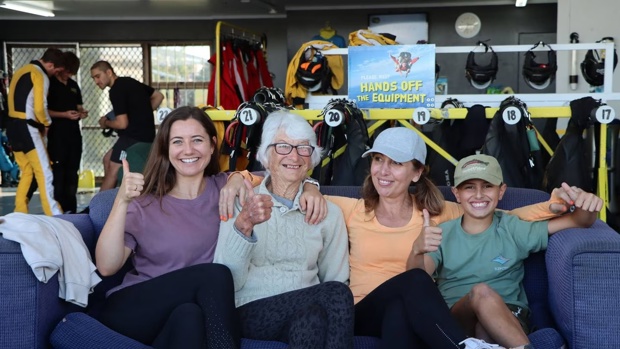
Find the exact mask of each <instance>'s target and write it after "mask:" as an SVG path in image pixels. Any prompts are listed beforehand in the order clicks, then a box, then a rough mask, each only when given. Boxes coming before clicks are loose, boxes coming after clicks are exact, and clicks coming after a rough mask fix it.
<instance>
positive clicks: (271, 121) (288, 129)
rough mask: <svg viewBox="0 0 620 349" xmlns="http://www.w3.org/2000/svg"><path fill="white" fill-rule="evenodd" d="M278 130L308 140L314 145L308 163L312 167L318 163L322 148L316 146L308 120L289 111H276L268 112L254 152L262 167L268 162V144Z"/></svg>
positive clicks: (300, 139)
mask: <svg viewBox="0 0 620 349" xmlns="http://www.w3.org/2000/svg"><path fill="white" fill-rule="evenodd" d="M279 132H282V133H284V134H285V135H286V136H287V137H289V138H291V139H294V140H296V141H308V143H309V144H310V145H311V146H313V147H314V152H313V153H312V155H311V156H310V163H311V165H312V167H313V168H314V167H315V166H316V165H318V164H319V162H320V161H321V153H322V152H323V148H321V147H319V146H318V144H317V142H316V134H315V133H314V130H313V129H312V126H310V124H309V123H308V121H306V119H304V118H303V117H301V116H299V115H297V114H293V113H291V112H287V111H276V112H273V113H271V114H269V116H267V118H266V119H265V123H264V124H263V134H262V135H261V141H260V146H259V147H258V151H257V153H256V159H257V160H258V161H259V162H260V163H261V164H262V165H263V167H264V168H267V165H268V164H269V157H270V155H269V154H270V153H269V144H272V143H273V140H274V139H275V138H276V135H277V134H278V133H279ZM294 151H295V150H294Z"/></svg>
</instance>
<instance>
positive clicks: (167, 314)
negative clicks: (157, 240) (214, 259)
mask: <svg viewBox="0 0 620 349" xmlns="http://www.w3.org/2000/svg"><path fill="white" fill-rule="evenodd" d="M234 294H235V292H234V287H233V280H232V275H231V273H230V270H229V269H228V268H227V267H226V266H223V265H221V264H215V263H209V264H199V265H194V266H191V267H187V268H184V269H180V270H176V271H172V272H170V273H167V274H164V275H161V276H159V277H156V278H153V279H151V280H148V281H144V282H141V283H139V284H135V285H132V286H128V287H126V288H123V289H121V290H119V291H116V292H114V293H112V294H111V295H110V296H109V297H108V299H107V300H106V302H105V304H104V308H103V311H102V313H101V317H100V321H101V322H102V323H103V324H104V325H106V326H108V327H109V328H111V329H113V330H115V331H117V332H119V333H121V334H123V335H125V336H127V337H130V338H133V339H135V340H137V341H139V342H141V343H143V344H148V345H151V346H153V347H154V348H157V349H163V348H184V349H185V348H187V349H192V348H200V349H204V348H209V349H212V348H213V349H216V348H217V349H219V348H221V349H229V348H239V346H240V341H241V339H240V336H239V333H238V332H239V330H238V321H239V319H238V317H237V312H236V310H235V300H234Z"/></svg>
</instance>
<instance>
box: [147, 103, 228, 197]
mask: <svg viewBox="0 0 620 349" xmlns="http://www.w3.org/2000/svg"><path fill="white" fill-rule="evenodd" d="M188 119H194V120H196V121H198V122H199V123H200V124H201V125H202V127H203V128H204V129H205V131H206V132H207V134H208V135H209V141H210V142H211V146H212V147H213V157H212V158H211V160H210V161H209V164H208V165H207V167H206V168H205V170H204V176H205V177H206V176H211V175H215V174H217V173H219V172H220V164H219V161H217V159H216V158H215V157H216V156H217V154H219V152H218V149H217V142H215V143H214V142H213V139H214V138H215V139H217V131H216V129H215V125H214V124H213V121H212V120H211V118H210V117H209V115H208V114H207V113H206V112H204V111H202V110H200V109H199V108H196V107H180V108H177V109H175V110H173V111H171V112H170V114H168V116H166V118H165V119H164V121H163V122H162V123H161V125H160V126H159V131H158V132H157V135H156V136H155V140H154V141H153V147H152V148H151V152H150V153H149V157H148V160H147V161H146V165H145V166H144V190H143V191H142V194H141V195H140V196H145V195H148V194H151V195H153V196H154V197H155V198H157V199H158V200H159V202H160V204H161V200H162V198H163V197H164V195H166V194H168V193H169V192H170V191H171V190H172V188H174V186H175V184H176V182H177V173H176V170H175V169H174V167H172V165H171V164H170V158H169V155H168V151H169V148H170V129H171V128H172V124H174V123H175V122H177V121H181V120H188Z"/></svg>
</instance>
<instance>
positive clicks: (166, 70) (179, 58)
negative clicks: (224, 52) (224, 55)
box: [151, 44, 211, 109]
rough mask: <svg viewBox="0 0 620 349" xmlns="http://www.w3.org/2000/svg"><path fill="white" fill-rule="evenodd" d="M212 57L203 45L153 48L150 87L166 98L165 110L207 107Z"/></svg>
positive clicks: (209, 49) (163, 105) (156, 46)
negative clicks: (188, 106)
mask: <svg viewBox="0 0 620 349" xmlns="http://www.w3.org/2000/svg"><path fill="white" fill-rule="evenodd" d="M210 56H211V48H210V47H209V46H208V45H204V44H195V45H194V44H187V45H179V44H175V45H152V46H151V86H152V87H153V88H155V89H157V90H160V91H161V92H162V93H163V94H164V96H165V97H166V98H165V99H164V101H163V102H162V107H168V108H171V109H173V108H176V107H179V106H184V105H192V106H197V105H201V104H206V101H207V89H208V85H209V81H210V80H211V64H209V58H210Z"/></svg>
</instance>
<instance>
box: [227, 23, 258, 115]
mask: <svg viewBox="0 0 620 349" xmlns="http://www.w3.org/2000/svg"><path fill="white" fill-rule="evenodd" d="M226 37H229V38H235V39H240V40H245V41H248V42H251V43H254V44H257V45H260V47H261V49H262V51H263V54H265V55H266V48H267V38H266V36H265V35H264V34H259V33H256V32H253V31H250V30H248V29H245V28H242V27H239V26H236V25H234V24H230V23H226V22H223V21H218V22H217V24H216V25H215V106H216V107H217V106H219V105H221V100H220V97H221V90H220V82H221V78H222V39H223V38H226Z"/></svg>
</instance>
